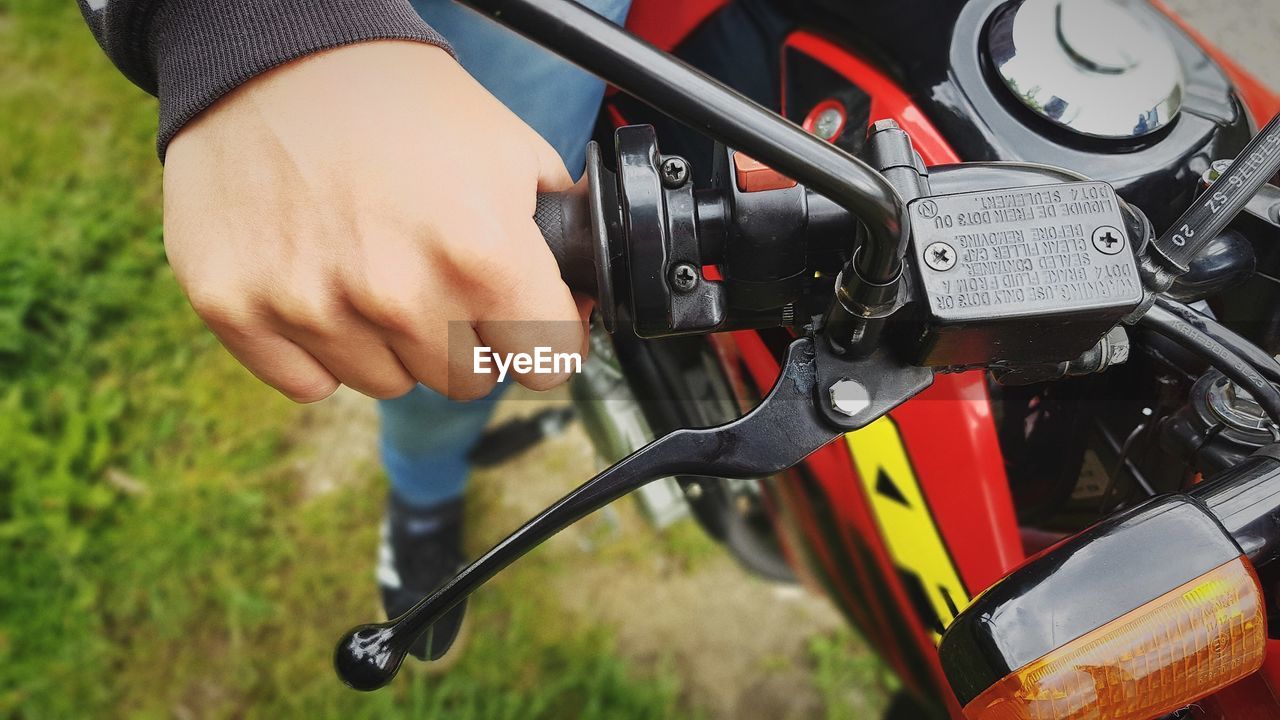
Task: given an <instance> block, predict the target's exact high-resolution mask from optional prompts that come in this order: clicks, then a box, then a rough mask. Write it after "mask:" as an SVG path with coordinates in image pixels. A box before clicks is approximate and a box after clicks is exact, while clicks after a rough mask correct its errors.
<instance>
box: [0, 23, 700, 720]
mask: <svg viewBox="0 0 1280 720" xmlns="http://www.w3.org/2000/svg"><path fill="white" fill-rule="evenodd" d="M74 5H75V4H74V3H72V2H68V1H67V0H0V717H15V718H77V717H110V716H118V717H142V718H146V717H175V716H176V717H240V716H246V715H249V716H262V717H342V718H357V717H380V718H385V717H445V716H447V717H450V718H486V719H490V718H521V719H526V718H563V717H581V718H606V717H608V718H615V717H628V718H658V717H665V716H669V715H670V714H672V713H675V712H678V707H679V706H678V703H677V695H678V687H677V685H676V684H675V682H674V681H673V679H672V677H673V675H672V674H670V673H658V674H657V675H656V676H655V675H652V674H650V675H645V676H640V675H638V674H636V673H633V672H631V671H629V669H628V668H627V667H626V666H625V664H624V663H623V661H622V660H620V659H618V657H617V653H615V652H614V651H613V648H612V645H611V640H610V638H609V636H608V634H607V633H605V632H604V631H602V630H601V629H599V628H592V627H577V626H573V627H571V626H568V625H567V624H565V623H564V622H559V623H558V622H557V621H556V620H555V616H556V613H555V612H554V610H555V608H554V598H550V597H546V596H544V595H543V594H540V593H539V592H537V587H538V583H537V582H536V578H537V576H538V574H539V573H542V572H547V571H548V567H547V566H548V564H549V563H552V562H553V560H552V559H551V558H546V557H543V556H542V555H540V554H535V555H534V556H533V557H531V558H530V559H529V560H527V561H525V562H523V563H521V565H520V567H519V568H518V569H517V570H515V571H514V572H513V573H512V574H510V575H509V576H508V577H505V578H503V579H502V580H501V581H499V582H498V590H497V591H495V592H489V593H483V594H482V595H481V596H480V597H478V598H477V599H476V602H475V603H474V605H473V613H472V619H473V620H474V627H475V628H477V630H479V629H480V628H483V631H477V632H473V633H472V640H473V642H472V644H471V646H470V648H469V649H468V652H466V653H465V654H464V656H463V658H462V659H461V662H460V665H459V666H458V667H456V669H455V671H453V672H451V673H449V674H447V675H445V676H443V677H441V678H429V677H425V676H422V675H420V674H416V673H414V672H409V673H406V675H407V676H408V677H404V678H402V679H401V681H399V682H397V683H396V684H395V686H394V687H393V688H392V689H390V690H389V691H385V692H382V693H375V694H372V695H361V694H357V693H354V692H351V691H348V690H346V689H345V688H343V687H341V686H340V685H339V684H338V683H337V681H336V679H335V677H334V676H333V674H332V672H331V671H330V669H329V658H330V652H331V647H332V642H333V641H334V639H335V638H336V637H337V636H338V635H339V634H340V633H341V631H342V630H343V629H344V628H345V627H346V626H347V625H349V624H351V623H352V622H355V621H360V620H363V619H368V618H370V617H372V616H373V615H374V614H375V613H376V601H375V597H374V592H373V583H372V569H371V564H372V559H373V554H374V547H375V543H376V531H377V521H378V518H379V515H380V510H381V498H382V493H383V486H382V483H381V482H380V479H379V478H378V477H376V476H375V475H372V474H371V475H370V477H369V478H367V481H366V482H364V483H362V484H361V485H360V486H358V487H350V488H344V489H341V490H339V491H336V492H333V493H330V494H328V495H325V496H323V497H321V498H318V499H311V500H306V501H304V500H302V498H301V496H300V493H299V492H298V490H297V482H296V481H297V478H295V477H293V476H292V475H291V471H290V463H289V455H290V452H291V448H290V447H289V444H288V442H287V440H286V435H285V433H284V432H283V430H282V429H283V428H287V427H289V426H290V424H291V423H292V422H294V421H295V420H296V418H297V415H296V414H297V413H298V410H297V409H296V408H294V407H293V406H291V405H290V404H289V403H287V402H286V401H284V400H282V399H278V398H277V397H276V396H275V395H274V394H273V393H270V392H268V391H266V390H264V389H263V388H262V387H261V386H260V385H258V384H257V382H256V381H254V380H253V379H252V378H251V377H250V376H249V375H248V374H247V373H245V372H243V371H242V370H240V369H239V368H237V367H236V366H235V364H234V363H233V361H232V360H231V359H230V358H229V357H228V356H227V355H226V354H225V353H224V352H223V351H222V350H221V349H220V348H218V347H217V345H216V343H215V342H214V341H213V340H212V339H211V337H210V336H209V335H208V334H207V333H206V332H204V330H203V329H202V328H201V326H200V324H199V323H198V321H197V320H196V319H195V318H194V317H193V315H192V314H191V313H190V311H189V309H188V308H187V306H186V303H185V301H184V299H183V297H182V294H181V292H180V290H179V289H178V287H177V286H176V285H175V283H174V282H173V280H172V279H171V277H170V275H169V273H168V271H167V269H166V267H165V263H164V252H163V247H162V243H161V223H160V197H159V188H160V168H159V165H158V163H157V162H156V159H155V154H154V150H153V131H154V124H155V118H154V114H155V102H154V100H152V99H150V98H148V97H147V96H146V95H144V94H143V93H142V92H141V91H139V90H137V89H136V88H133V87H132V86H131V85H129V84H128V83H127V82H126V81H125V80H124V79H122V78H121V77H119V76H118V75H117V73H116V72H115V71H114V70H113V69H112V68H111V66H110V63H109V62H108V61H107V60H106V59H105V58H104V57H103V56H102V54H101V53H100V51H99V50H98V48H97V47H96V45H95V44H94V42H93V40H92V38H91V37H90V35H89V33H88V31H87V30H86V28H85V27H84V25H83V23H82V22H81V20H80V18H79V15H78V13H77V12H76V10H75V7H74ZM503 587H506V588H508V590H512V589H514V588H519V592H514V591H511V592H502V591H501V588H503ZM679 711H683V710H679Z"/></svg>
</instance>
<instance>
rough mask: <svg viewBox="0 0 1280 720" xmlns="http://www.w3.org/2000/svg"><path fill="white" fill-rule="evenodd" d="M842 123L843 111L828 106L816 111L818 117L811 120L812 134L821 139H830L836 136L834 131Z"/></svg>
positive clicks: (836, 130)
mask: <svg viewBox="0 0 1280 720" xmlns="http://www.w3.org/2000/svg"><path fill="white" fill-rule="evenodd" d="M843 124H844V113H842V112H840V109H839V108H834V107H829V108H827V109H826V110H823V111H822V112H820V113H818V117H817V118H816V119H815V120H814V121H813V134H814V135H817V136H818V137H820V138H822V139H823V140H830V139H831V138H833V137H835V136H836V132H838V131H839V130H840V126H841V125H843Z"/></svg>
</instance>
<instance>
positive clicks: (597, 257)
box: [533, 142, 620, 332]
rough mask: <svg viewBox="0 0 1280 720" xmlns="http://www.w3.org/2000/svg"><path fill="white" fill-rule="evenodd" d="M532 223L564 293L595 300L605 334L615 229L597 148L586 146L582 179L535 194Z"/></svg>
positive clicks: (611, 323)
mask: <svg viewBox="0 0 1280 720" xmlns="http://www.w3.org/2000/svg"><path fill="white" fill-rule="evenodd" d="M533 221H534V223H535V224H536V225H537V226H538V229H539V230H540V231H542V237H543V238H545V239H546V241H547V247H548V248H550V249H551V254H552V255H554V256H555V258H556V264H557V265H559V266H560V277H562V278H564V282H565V284H566V285H568V286H569V289H571V290H573V291H574V292H579V293H583V294H585V295H589V296H591V297H592V298H594V299H595V301H596V310H597V311H598V313H599V318H600V321H601V323H602V324H603V325H604V329H605V330H607V331H609V332H613V331H614V329H615V328H616V327H617V312H616V310H617V306H616V301H615V298H614V293H613V275H614V258H613V253H612V250H613V245H612V244H611V240H610V236H609V233H610V230H609V228H610V227H611V226H612V227H616V226H618V225H619V224H620V218H619V217H618V207H617V199H616V188H615V187H614V179H613V176H612V174H610V173H609V172H608V171H607V170H605V169H604V166H603V164H602V163H601V162H600V146H599V145H597V144H596V143H595V142H590V143H587V165H586V169H585V171H584V172H583V174H582V179H581V180H579V181H578V183H577V184H576V185H574V186H573V187H572V188H569V189H568V190H566V191H564V192H559V193H539V194H538V204H537V206H536V207H535V208H534V211H533Z"/></svg>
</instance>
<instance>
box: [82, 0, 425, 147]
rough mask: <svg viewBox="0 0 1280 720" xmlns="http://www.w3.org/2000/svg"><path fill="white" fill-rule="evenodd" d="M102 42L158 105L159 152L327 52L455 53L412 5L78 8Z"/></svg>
mask: <svg viewBox="0 0 1280 720" xmlns="http://www.w3.org/2000/svg"><path fill="white" fill-rule="evenodd" d="M78 1H79V3H80V9H81V11H82V12H83V13H84V16H85V19H86V20H88V22H89V27H90V28H91V29H92V30H93V33H94V35H95V36H96V37H97V39H98V43H99V44H100V45H101V46H102V48H103V50H105V51H106V53H107V56H108V57H110V58H111V61H112V62H114V63H115V64H116V67H118V68H119V69H120V71H121V72H123V73H124V74H125V76H126V77H128V78H129V79H130V80H132V81H133V82H134V83H135V84H137V85H138V87H141V88H142V89H143V90H146V91H147V92H149V93H151V94H152V95H155V96H157V97H158V98H159V99H160V127H159V132H158V133H157V136H156V148H157V150H158V151H159V153H160V159H161V160H162V161H163V160H164V153H165V148H166V147H167V146H168V144H169V140H170V139H172V138H173V136H174V134H175V133H177V132H178V130H180V129H181V128H182V126H183V125H184V124H185V123H186V122H187V121H188V120H190V119H191V118H193V117H195V116H196V115H197V114H199V113H200V112H201V111H202V110H204V109H205V108H207V107H209V106H210V105H212V104H213V103H214V102H215V101H216V100H217V99H218V98H220V97H222V96H223V95H225V94H227V93H228V92H230V91H231V90H233V89H235V88H236V87H238V86H239V85H241V84H242V83H244V82H245V81H246V80H248V79H250V78H252V77H253V76H255V75H257V74H259V73H261V72H263V71H265V70H268V69H270V68H273V67H275V66H277V65H281V64H283V63H286V62H288V61H290V60H293V59H295V58H298V57H302V56H303V55H307V54H310V53H313V52H317V51H319V50H324V49H327V48H332V47H337V46H339V45H347V44H350V43H356V42H361V41H365V40H375V39H402V40H416V41H420V42H424V43H430V44H433V45H438V46H441V47H444V48H446V49H448V45H447V43H446V42H445V40H444V38H442V37H440V35H439V34H437V33H436V32H435V31H434V30H432V29H431V28H430V27H428V26H427V24H426V23H425V22H423V21H422V19H421V18H419V17H418V14H417V13H416V12H414V10H413V8H412V6H410V5H409V1H408V0H78Z"/></svg>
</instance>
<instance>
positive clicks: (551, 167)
mask: <svg viewBox="0 0 1280 720" xmlns="http://www.w3.org/2000/svg"><path fill="white" fill-rule="evenodd" d="M537 154H538V192H540V193H545V192H561V191H564V190H568V189H569V188H571V187H573V178H572V177H570V176H569V171H568V170H566V169H565V167H564V161H563V160H561V159H560V153H558V152H556V151H555V148H553V147H551V145H550V144H549V143H547V141H546V140H543V139H542V137H541V136H538V137H537Z"/></svg>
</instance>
